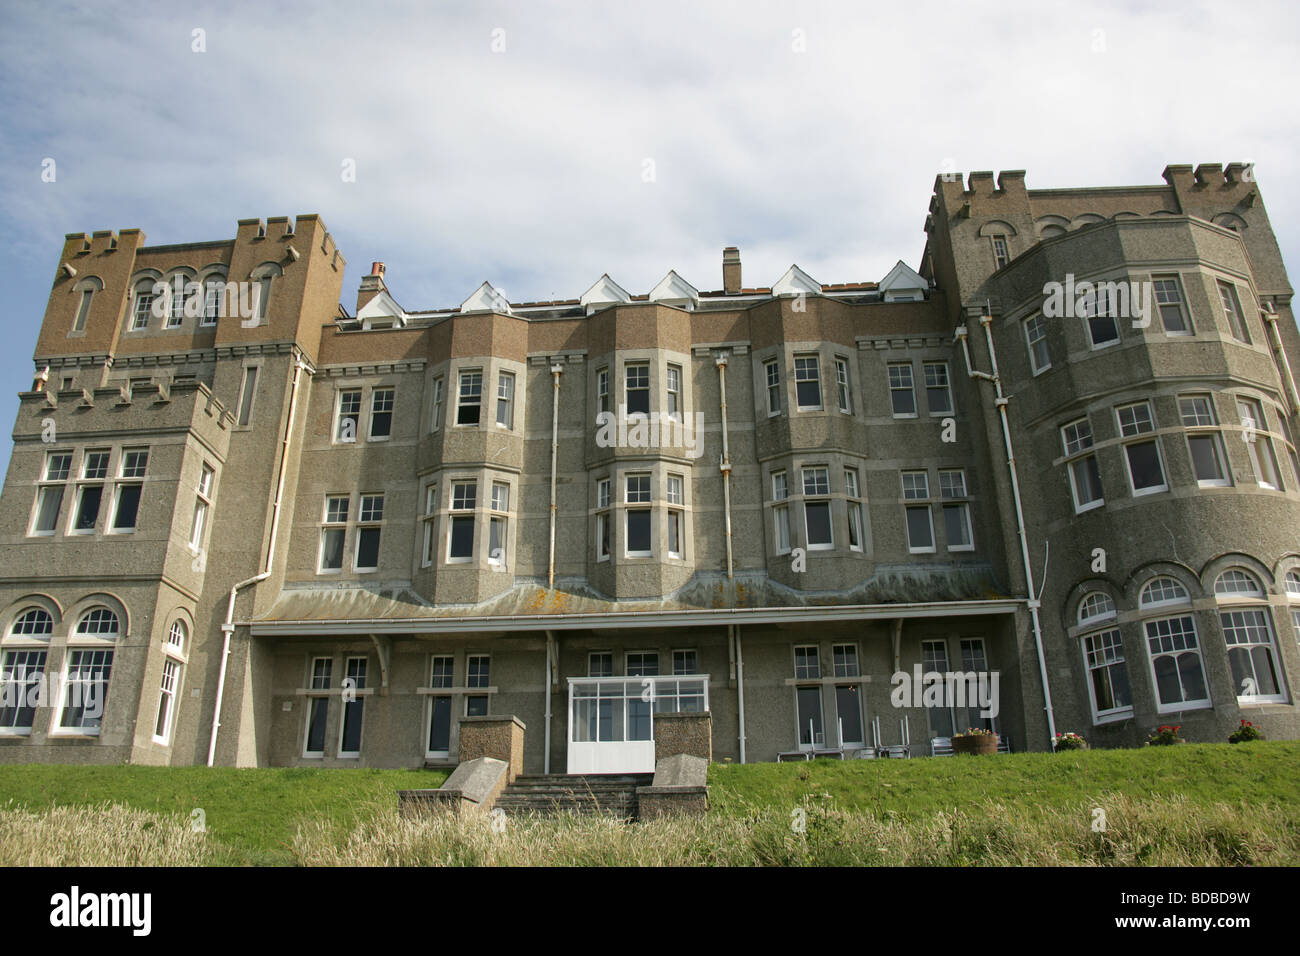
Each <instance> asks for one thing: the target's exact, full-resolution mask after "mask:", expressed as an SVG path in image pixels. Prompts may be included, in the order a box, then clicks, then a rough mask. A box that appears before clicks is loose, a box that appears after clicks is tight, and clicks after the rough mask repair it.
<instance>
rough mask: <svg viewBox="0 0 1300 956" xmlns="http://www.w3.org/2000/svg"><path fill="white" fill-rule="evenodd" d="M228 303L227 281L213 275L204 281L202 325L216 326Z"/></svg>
mask: <svg viewBox="0 0 1300 956" xmlns="http://www.w3.org/2000/svg"><path fill="white" fill-rule="evenodd" d="M225 301H226V280H225V279H224V278H223V277H222V276H219V275H211V276H208V277H207V278H206V279H204V280H203V318H202V319H201V320H200V322H199V324H200V325H216V324H217V319H218V317H220V315H221V310H222V308H223V307H224V305H225Z"/></svg>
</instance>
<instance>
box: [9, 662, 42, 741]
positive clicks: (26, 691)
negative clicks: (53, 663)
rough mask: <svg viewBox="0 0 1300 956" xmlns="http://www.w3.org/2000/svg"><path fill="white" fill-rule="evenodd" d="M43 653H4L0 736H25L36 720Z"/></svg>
mask: <svg viewBox="0 0 1300 956" xmlns="http://www.w3.org/2000/svg"><path fill="white" fill-rule="evenodd" d="M45 658H46V652H45V651H6V652H5V655H4V663H3V664H2V665H0V733H3V732H6V731H8V732H11V733H14V732H16V733H27V732H29V731H30V730H31V729H32V722H33V720H34V719H35V717H36V704H37V695H38V694H39V689H40V684H41V678H42V677H43V676H44V674H45Z"/></svg>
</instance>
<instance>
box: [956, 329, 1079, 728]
mask: <svg viewBox="0 0 1300 956" xmlns="http://www.w3.org/2000/svg"><path fill="white" fill-rule="evenodd" d="M980 325H982V326H984V338H985V341H986V342H987V343H988V350H989V363H990V365H991V366H992V369H993V372H992V374H989V373H987V372H979V371H976V370H975V369H974V367H973V366H972V365H971V357H970V345H969V343H968V342H967V340H966V337H967V330H966V326H965V325H959V326H958V327H957V330H956V338H958V339H960V340H961V345H962V353H963V354H964V355H965V357H966V373H967V374H968V375H969V376H970V377H971V378H978V379H983V380H985V381H988V382H992V383H993V390H994V396H995V397H994V405H995V406H996V407H997V410H998V418H999V420H1000V423H1001V426H1002V441H1003V444H1004V446H1005V448H1006V453H1007V470H1008V472H1009V473H1010V475H1011V499H1012V502H1013V503H1014V505H1015V510H1016V535H1017V537H1018V538H1019V539H1020V558H1021V561H1022V562H1023V563H1024V566H1025V587H1026V588H1027V600H1026V602H1025V603H1026V605H1027V606H1028V608H1029V619H1030V623H1031V625H1032V627H1033V631H1034V650H1035V651H1036V653H1037V655H1038V676H1039V679H1040V680H1041V681H1042V685H1043V709H1044V710H1045V711H1046V713H1047V741H1048V746H1049V748H1050V747H1052V746H1053V745H1054V742H1055V740H1056V715H1055V711H1054V710H1053V707H1052V689H1051V685H1050V684H1049V683H1048V680H1047V656H1046V654H1045V653H1044V651H1043V628H1042V622H1041V620H1040V619H1039V614H1038V611H1039V608H1040V607H1041V605H1040V603H1039V600H1038V598H1039V595H1038V592H1037V591H1036V589H1035V587H1034V570H1033V565H1031V564H1030V561H1029V536H1028V534H1027V532H1026V530H1025V512H1024V507H1023V506H1022V504H1021V500H1020V478H1019V475H1018V474H1017V472H1016V455H1015V451H1014V449H1013V448H1012V444H1011V424H1010V422H1009V421H1008V419H1007V402H1008V401H1009V399H1008V398H1007V397H1006V396H1005V395H1004V394H1003V392H1002V377H1001V375H1000V374H999V372H998V355H997V350H996V349H995V348H994V345H993V330H992V325H993V316H992V315H990V314H989V312H988V311H987V310H986V311H985V313H984V314H983V315H981V316H980Z"/></svg>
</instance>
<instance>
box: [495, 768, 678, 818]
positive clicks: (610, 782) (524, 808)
mask: <svg viewBox="0 0 1300 956" xmlns="http://www.w3.org/2000/svg"><path fill="white" fill-rule="evenodd" d="M653 779H654V777H653V776H652V775H651V774H535V775H533V776H520V777H516V778H515V782H514V783H512V784H511V785H510V786H508V787H506V789H505V790H504V791H503V792H502V794H501V796H500V797H498V798H497V802H496V806H497V807H500V808H501V809H502V810H504V811H505V812H506V813H507V814H525V813H535V814H539V815H542V816H547V815H551V814H555V813H564V812H574V813H581V814H597V813H603V814H608V815H610V816H615V817H621V818H625V819H634V818H635V817H636V811H637V799H636V788H637V787H640V786H645V785H647V784H649V783H650V782H651V781H652V780H653Z"/></svg>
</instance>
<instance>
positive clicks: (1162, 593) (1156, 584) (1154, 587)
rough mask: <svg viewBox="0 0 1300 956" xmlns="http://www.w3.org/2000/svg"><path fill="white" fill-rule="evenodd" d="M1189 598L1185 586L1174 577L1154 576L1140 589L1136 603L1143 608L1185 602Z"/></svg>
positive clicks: (1187, 601) (1188, 600)
mask: <svg viewBox="0 0 1300 956" xmlns="http://www.w3.org/2000/svg"><path fill="white" fill-rule="evenodd" d="M1190 600H1191V599H1190V598H1189V597H1188V596H1187V588H1185V587H1183V586H1182V584H1180V583H1179V582H1178V581H1177V580H1175V579H1174V578H1156V579H1155V580H1154V581H1152V582H1151V583H1150V584H1148V585H1147V586H1146V587H1144V588H1143V589H1142V597H1141V598H1140V599H1139V600H1138V604H1139V605H1140V606H1141V607H1142V609H1143V610H1145V609H1147V608H1154V607H1162V606H1164V605H1167V604H1187V603H1189V602H1190Z"/></svg>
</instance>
